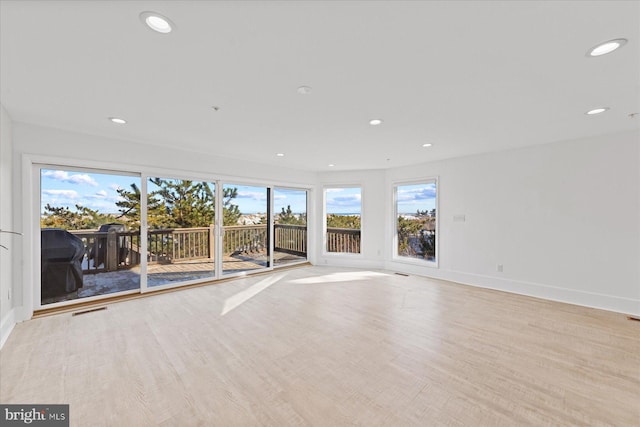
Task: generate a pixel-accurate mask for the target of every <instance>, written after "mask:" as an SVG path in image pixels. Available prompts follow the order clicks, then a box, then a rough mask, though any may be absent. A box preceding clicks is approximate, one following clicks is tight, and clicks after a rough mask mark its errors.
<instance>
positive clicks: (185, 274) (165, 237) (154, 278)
mask: <svg viewBox="0 0 640 427" xmlns="http://www.w3.org/2000/svg"><path fill="white" fill-rule="evenodd" d="M215 200H216V198H215V183H211V182H203V181H192V180H185V179H172V178H149V181H148V183H147V225H148V240H147V287H154V286H161V285H169V284H177V283H182V282H189V283H191V282H193V281H198V280H206V279H213V278H215V254H214V248H215V232H214V229H215V227H214V224H215Z"/></svg>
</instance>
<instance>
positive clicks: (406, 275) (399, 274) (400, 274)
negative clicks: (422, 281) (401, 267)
mask: <svg viewBox="0 0 640 427" xmlns="http://www.w3.org/2000/svg"><path fill="white" fill-rule="evenodd" d="M394 274H397V275H398V276H404V277H409V275H408V274H404V273H394Z"/></svg>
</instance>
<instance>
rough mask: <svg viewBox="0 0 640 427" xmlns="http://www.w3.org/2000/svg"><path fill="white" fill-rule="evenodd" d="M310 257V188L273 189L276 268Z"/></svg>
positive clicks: (274, 258)
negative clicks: (308, 230)
mask: <svg viewBox="0 0 640 427" xmlns="http://www.w3.org/2000/svg"><path fill="white" fill-rule="evenodd" d="M306 260H307V191H306V190H297V189H285V188H276V189H274V191H273V263H274V265H275V266H276V267H278V266H281V265H287V264H292V263H297V262H301V261H306Z"/></svg>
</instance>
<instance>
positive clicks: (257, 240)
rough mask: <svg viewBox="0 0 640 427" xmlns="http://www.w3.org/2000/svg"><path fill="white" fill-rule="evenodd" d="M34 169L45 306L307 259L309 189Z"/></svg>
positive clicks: (41, 292) (39, 299)
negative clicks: (36, 175)
mask: <svg viewBox="0 0 640 427" xmlns="http://www.w3.org/2000/svg"><path fill="white" fill-rule="evenodd" d="M34 173H37V174H38V178H39V184H40V185H39V188H38V190H37V191H38V192H39V196H40V202H39V203H38V207H39V222H40V247H41V251H40V259H39V260H38V261H39V264H40V266H41V268H40V270H41V271H40V278H41V280H40V283H39V285H38V286H39V292H36V301H35V302H37V307H38V308H44V307H45V306H51V304H54V305H53V307H56V306H59V305H68V304H72V303H73V302H74V301H75V300H81V299H83V298H91V299H100V298H101V297H106V296H113V295H116V294H123V293H138V292H146V291H148V290H149V291H150V290H159V289H163V288H166V287H174V286H181V285H187V284H193V283H197V282H203V281H210V280H215V279H217V278H220V277H221V276H232V275H236V274H238V275H239V274H245V273H250V272H255V271H261V270H266V269H270V268H272V267H273V266H283V265H288V264H292V263H299V262H304V261H306V259H307V203H308V200H307V191H306V190H300V189H287V188H276V189H273V188H271V187H268V186H260V185H244V184H233V183H221V182H219V181H215V182H214V181H204V180H192V179H183V178H175V177H170V176H169V177H167V176H147V175H142V174H134V173H131V174H129V173H122V172H116V171H105V170H95V169H83V168H77V167H66V166H44V165H35V167H34ZM141 232H142V234H141Z"/></svg>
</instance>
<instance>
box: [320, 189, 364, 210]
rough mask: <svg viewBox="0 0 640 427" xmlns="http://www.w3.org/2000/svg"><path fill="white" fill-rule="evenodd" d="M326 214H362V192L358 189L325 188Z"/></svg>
mask: <svg viewBox="0 0 640 427" xmlns="http://www.w3.org/2000/svg"><path fill="white" fill-rule="evenodd" d="M325 194H326V197H325V199H326V203H327V214H358V215H360V214H361V213H362V190H361V188H360V187H347V188H345V187H340V188H327V189H326V190H325Z"/></svg>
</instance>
